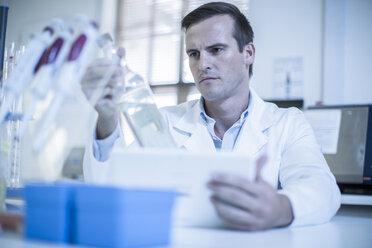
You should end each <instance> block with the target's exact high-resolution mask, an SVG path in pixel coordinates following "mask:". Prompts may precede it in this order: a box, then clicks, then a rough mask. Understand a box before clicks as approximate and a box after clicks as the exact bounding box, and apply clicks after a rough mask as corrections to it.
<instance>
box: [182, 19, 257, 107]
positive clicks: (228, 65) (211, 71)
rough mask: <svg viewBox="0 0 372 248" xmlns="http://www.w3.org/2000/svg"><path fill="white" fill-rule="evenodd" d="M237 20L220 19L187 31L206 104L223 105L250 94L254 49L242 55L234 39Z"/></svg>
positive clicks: (246, 49)
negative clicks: (250, 73) (250, 71)
mask: <svg viewBox="0 0 372 248" xmlns="http://www.w3.org/2000/svg"><path fill="white" fill-rule="evenodd" d="M233 27H234V20H233V19H232V18H231V17H230V16H228V15H218V16H214V17H211V18H209V19H206V20H204V21H201V22H199V23H196V24H193V25H191V26H190V27H189V28H188V29H187V31H186V52H187V55H188V56H189V66H190V69H191V72H192V74H193V77H194V80H195V84H196V87H197V88H198V90H199V91H200V93H201V94H202V96H203V97H204V99H205V100H206V101H209V102H217V103H221V102H223V101H225V100H227V99H234V98H235V97H240V96H242V95H243V94H247V92H248V90H249V65H250V64H252V63H253V60H254V46H253V44H251V43H250V44H248V45H246V46H245V47H244V49H243V52H242V53H241V52H239V47H238V43H237V41H236V40H235V39H234V37H233Z"/></svg>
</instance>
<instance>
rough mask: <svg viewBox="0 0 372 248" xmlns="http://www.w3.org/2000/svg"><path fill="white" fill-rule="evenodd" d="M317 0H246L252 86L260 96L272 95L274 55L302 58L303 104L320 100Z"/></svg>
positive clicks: (320, 3)
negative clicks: (253, 57)
mask: <svg viewBox="0 0 372 248" xmlns="http://www.w3.org/2000/svg"><path fill="white" fill-rule="evenodd" d="M321 14H322V1H321V0H301V1H298V0H281V1H277V0H250V10H249V19H250V22H251V25H252V27H253V30H254V32H255V41H254V43H255V45H256V60H255V64H254V76H253V78H252V85H253V87H254V88H255V89H256V90H257V92H258V93H259V94H260V95H261V96H262V97H263V98H273V96H274V95H275V94H274V92H273V91H272V81H273V63H274V60H275V59H277V58H282V57H284V58H286V57H301V58H302V59H303V68H302V80H303V85H304V86H303V87H304V88H303V97H304V100H305V104H306V105H312V104H314V103H315V102H316V101H319V100H321V78H322V77H321V68H322V64H321V61H322V56H321V49H322V36H321V34H322V32H321V28H322V18H321V17H322V15H321Z"/></svg>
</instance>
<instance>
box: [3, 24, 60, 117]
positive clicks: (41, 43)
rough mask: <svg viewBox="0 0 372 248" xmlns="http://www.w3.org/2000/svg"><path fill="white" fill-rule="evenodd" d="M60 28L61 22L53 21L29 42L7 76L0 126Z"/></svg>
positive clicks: (27, 84)
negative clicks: (17, 62) (55, 32)
mask: <svg viewBox="0 0 372 248" xmlns="http://www.w3.org/2000/svg"><path fill="white" fill-rule="evenodd" d="M60 26H61V20H59V19H54V20H53V21H52V24H51V26H48V27H46V28H45V29H44V30H43V32H42V33H41V34H36V35H35V36H34V38H33V39H32V40H31V41H30V42H29V44H28V48H27V50H26V51H25V53H24V55H23V56H22V58H21V60H20V61H19V64H18V65H17V66H16V67H15V68H14V71H13V72H12V73H11V74H10V75H9V77H8V82H7V84H6V85H5V89H4V90H5V92H4V93H5V94H6V100H5V101H4V102H3V104H2V105H1V109H0V124H1V123H3V121H4V119H5V117H6V115H7V113H8V111H9V109H10V108H11V106H12V104H13V102H14V100H15V99H17V98H18V96H20V95H21V94H22V92H23V91H24V90H25V89H27V87H28V86H29V84H30V82H31V79H32V77H33V75H34V68H35V66H36V64H37V63H38V61H39V59H40V57H41V55H42V53H43V52H44V50H45V48H46V47H47V46H48V45H49V43H50V41H51V37H52V35H53V32H54V31H56V30H58V29H59V27H60Z"/></svg>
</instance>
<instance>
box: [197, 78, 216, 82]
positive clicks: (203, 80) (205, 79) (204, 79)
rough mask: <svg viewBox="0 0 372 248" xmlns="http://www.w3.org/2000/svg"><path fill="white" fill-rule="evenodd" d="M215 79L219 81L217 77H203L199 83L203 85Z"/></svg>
mask: <svg viewBox="0 0 372 248" xmlns="http://www.w3.org/2000/svg"><path fill="white" fill-rule="evenodd" d="M215 79H218V78H217V77H203V78H201V79H200V80H199V83H203V82H205V81H208V80H215Z"/></svg>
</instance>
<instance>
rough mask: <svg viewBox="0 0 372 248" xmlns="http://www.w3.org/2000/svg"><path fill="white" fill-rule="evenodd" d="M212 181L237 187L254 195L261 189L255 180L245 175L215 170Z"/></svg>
mask: <svg viewBox="0 0 372 248" xmlns="http://www.w3.org/2000/svg"><path fill="white" fill-rule="evenodd" d="M210 182H211V183H218V184H225V185H227V186H232V187H236V188H239V189H241V190H243V191H246V192H247V193H250V194H253V195H256V194H257V192H259V190H260V188H259V186H258V185H257V184H256V183H255V182H253V181H250V180H248V179H246V178H245V177H242V176H237V175H233V174H229V173H218V172H214V173H212V175H211V180H210Z"/></svg>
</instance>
